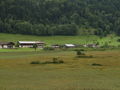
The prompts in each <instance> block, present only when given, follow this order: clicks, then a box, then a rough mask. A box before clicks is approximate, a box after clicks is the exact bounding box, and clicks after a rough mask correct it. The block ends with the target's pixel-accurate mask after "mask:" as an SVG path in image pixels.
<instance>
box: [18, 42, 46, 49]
mask: <svg viewBox="0 0 120 90" xmlns="http://www.w3.org/2000/svg"><path fill="white" fill-rule="evenodd" d="M17 44H18V45H19V47H23V48H32V47H33V45H34V44H36V45H37V46H38V48H43V47H44V45H45V43H44V42H41V41H18V42H17Z"/></svg>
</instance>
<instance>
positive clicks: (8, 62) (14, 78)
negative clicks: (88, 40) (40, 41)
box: [0, 50, 120, 90]
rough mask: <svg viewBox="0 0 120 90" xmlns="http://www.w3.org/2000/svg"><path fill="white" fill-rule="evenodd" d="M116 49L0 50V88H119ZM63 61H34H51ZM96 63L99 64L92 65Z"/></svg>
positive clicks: (94, 89)
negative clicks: (78, 53)
mask: <svg viewBox="0 0 120 90" xmlns="http://www.w3.org/2000/svg"><path fill="white" fill-rule="evenodd" d="M119 53H120V51H119V50H114V51H110V50H108V51H87V52H86V55H87V56H89V55H92V56H93V57H92V58H76V53H75V52H74V51H46V52H41V51H38V52H35V51H31V52H0V90H120V54H119ZM54 57H59V58H60V59H62V60H64V62H65V63H63V64H45V65H42V64H36V65H32V64H30V62H32V61H41V62H44V61H51V60H52V59H53V58H54ZM93 63H98V64H101V65H103V66H92V65H91V64H93Z"/></svg>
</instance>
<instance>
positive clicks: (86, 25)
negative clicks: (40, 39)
mask: <svg viewBox="0 0 120 90" xmlns="http://www.w3.org/2000/svg"><path fill="white" fill-rule="evenodd" d="M119 5H120V0H0V32H2V33H19V34H30V35H78V34H79V35H89V34H95V35H101V36H105V35H107V34H111V33H115V34H117V35H120V7H119Z"/></svg>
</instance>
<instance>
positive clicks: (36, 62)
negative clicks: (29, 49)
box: [30, 61, 40, 64]
mask: <svg viewBox="0 0 120 90" xmlns="http://www.w3.org/2000/svg"><path fill="white" fill-rule="evenodd" d="M30 64H40V62H39V61H32V62H31V63H30Z"/></svg>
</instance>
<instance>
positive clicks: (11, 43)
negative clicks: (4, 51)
mask: <svg viewBox="0 0 120 90" xmlns="http://www.w3.org/2000/svg"><path fill="white" fill-rule="evenodd" d="M0 45H15V43H14V42H0Z"/></svg>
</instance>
